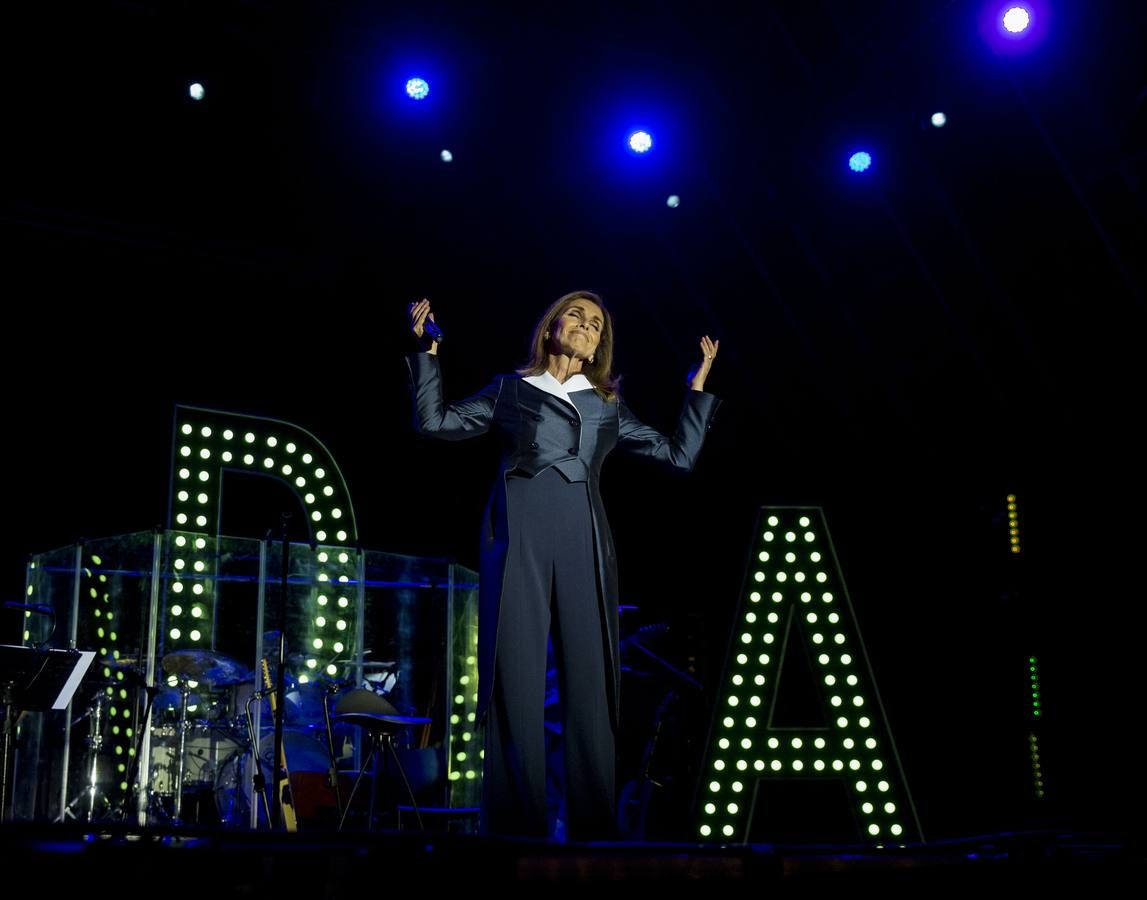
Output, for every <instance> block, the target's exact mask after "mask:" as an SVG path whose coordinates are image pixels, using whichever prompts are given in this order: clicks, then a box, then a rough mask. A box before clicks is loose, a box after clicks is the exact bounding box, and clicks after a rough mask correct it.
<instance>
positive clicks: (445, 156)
mask: <svg viewBox="0 0 1147 900" xmlns="http://www.w3.org/2000/svg"><path fill="white" fill-rule="evenodd" d="M439 155H440V156H441V157H442V161H443V162H446V163H448V162H454V154H453V153H451V152H450V151H449V150H443V151H442V153H441V154H439Z"/></svg>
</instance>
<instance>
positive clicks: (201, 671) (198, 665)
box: [163, 650, 254, 687]
mask: <svg viewBox="0 0 1147 900" xmlns="http://www.w3.org/2000/svg"><path fill="white" fill-rule="evenodd" d="M163 670H164V671H165V672H167V673H168V674H169V675H187V676H189V677H191V678H194V679H195V680H196V681H201V682H203V683H204V684H207V685H210V686H212V687H226V686H227V685H231V684H239V683H240V682H242V681H249V680H250V679H252V678H253V677H254V673H252V672H251V671H250V670H249V669H247V668H245V667H244V666H242V665H240V664H239V663H237V662H235V660H233V659H228V658H227V657H226V656H223V655H221V654H219V653H213V652H212V651H210V650H176V651H175V652H173V653H168V654H167V656H165V657H164V658H163Z"/></svg>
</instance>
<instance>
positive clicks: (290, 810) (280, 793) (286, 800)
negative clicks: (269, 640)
mask: <svg viewBox="0 0 1147 900" xmlns="http://www.w3.org/2000/svg"><path fill="white" fill-rule="evenodd" d="M260 665H261V666H262V667H263V689H264V690H265V691H266V692H267V696H268V697H269V698H270V699H271V721H272V722H274V721H275V720H276V719H277V718H278V706H277V700H276V697H275V688H274V687H273V686H272V685H271V670H270V668H268V666H267V660H266V658H264V659H262V660H260ZM275 796H276V797H278V799H279V809H280V810H281V811H282V816H283V825H284V826H285V827H286V829H287V831H298V830H299V820H298V817H297V816H296V815H295V806H294V804H293V803H292V802H291V773H290V772H289V771H288V770H287V748H286V747H282V748H280V750H279V768H278V775H277V776H276V777H275Z"/></svg>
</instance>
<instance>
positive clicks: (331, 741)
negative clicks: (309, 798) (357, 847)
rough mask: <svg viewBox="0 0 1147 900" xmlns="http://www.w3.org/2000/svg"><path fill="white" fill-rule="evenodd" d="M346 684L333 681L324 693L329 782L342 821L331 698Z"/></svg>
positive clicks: (324, 722)
mask: <svg viewBox="0 0 1147 900" xmlns="http://www.w3.org/2000/svg"><path fill="white" fill-rule="evenodd" d="M344 686H345V685H344V684H343V683H342V682H338V681H331V682H330V683H329V684H327V686H326V691H325V692H324V693H323V724H324V725H325V726H326V730H327V754H328V755H329V756H330V760H331V767H330V768H329V769H328V770H327V782H328V783H329V784H330V786H331V787H332V788H333V789H334V792H335V808H336V809H337V810H338V814H339V821H340V822H341V821H342V818H343V798H342V791H341V790H340V789H339V765H338V757H336V756H335V736H334V731H333V730H332V729H331V710H330V698H331V695H332V694H335V693H338V692H339V691H341V690H342V689H343V687H344Z"/></svg>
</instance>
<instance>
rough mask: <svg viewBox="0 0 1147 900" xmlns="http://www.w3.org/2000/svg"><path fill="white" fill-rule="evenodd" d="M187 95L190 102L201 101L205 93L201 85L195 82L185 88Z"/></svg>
mask: <svg viewBox="0 0 1147 900" xmlns="http://www.w3.org/2000/svg"><path fill="white" fill-rule="evenodd" d="M187 93H188V95H189V96H190V97H191V99H192V100H202V99H203V97H204V96H205V95H206V93H207V91H205V90H204V89H203V85H201V84H200V83H199V82H198V81H196V82H193V83H192V84H191V85H190V86H189V87H188V88H187Z"/></svg>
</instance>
